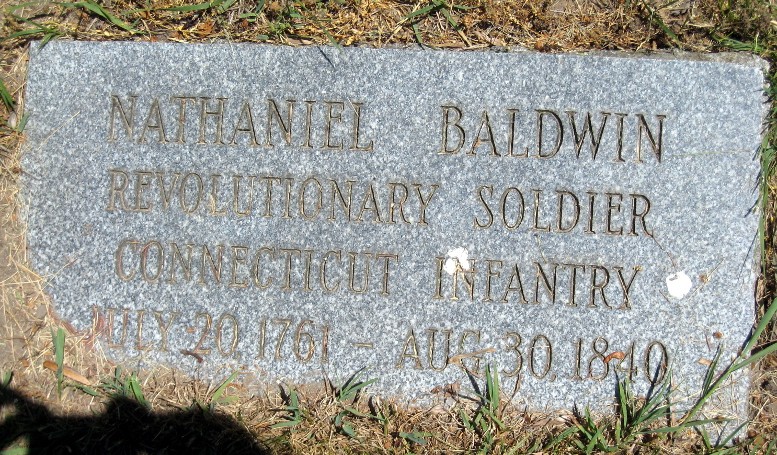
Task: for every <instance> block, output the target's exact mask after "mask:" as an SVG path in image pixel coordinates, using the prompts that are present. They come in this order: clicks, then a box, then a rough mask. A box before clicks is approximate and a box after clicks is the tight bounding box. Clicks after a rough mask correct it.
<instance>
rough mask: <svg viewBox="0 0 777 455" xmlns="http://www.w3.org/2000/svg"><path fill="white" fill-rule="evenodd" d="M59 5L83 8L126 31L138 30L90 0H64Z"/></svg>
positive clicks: (134, 31)
mask: <svg viewBox="0 0 777 455" xmlns="http://www.w3.org/2000/svg"><path fill="white" fill-rule="evenodd" d="M60 5H62V6H64V7H66V8H76V9H84V10H86V11H88V12H91V13H92V14H94V15H96V16H98V17H100V18H102V19H104V20H106V21H108V22H110V23H111V24H113V25H115V26H117V27H119V28H121V29H123V30H125V31H127V32H130V33H139V32H138V30H136V29H134V28H133V27H132V26H131V25H129V24H128V23H126V22H124V21H123V20H121V19H119V18H118V17H116V16H114V15H113V14H111V12H110V11H108V10H107V9H105V8H103V7H102V6H100V5H98V4H97V3H95V2H94V1H92V0H85V1H82V2H76V3H67V2H65V3H60Z"/></svg>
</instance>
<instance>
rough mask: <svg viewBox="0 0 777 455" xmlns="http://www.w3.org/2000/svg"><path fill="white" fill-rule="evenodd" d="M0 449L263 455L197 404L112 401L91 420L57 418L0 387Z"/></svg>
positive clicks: (33, 453) (233, 425)
mask: <svg viewBox="0 0 777 455" xmlns="http://www.w3.org/2000/svg"><path fill="white" fill-rule="evenodd" d="M0 409H2V410H3V411H5V415H6V417H5V418H4V419H1V420H0V451H3V450H5V449H9V448H12V447H15V446H16V444H17V443H20V442H22V441H26V442H27V444H26V446H27V447H28V451H27V452H26V453H28V454H30V455H40V454H58V453H63V454H64V453H68V454H80V453H85V454H91V453H95V454H97V453H110V454H139V453H144V454H146V453H148V454H159V453H162V454H192V453H214V454H215V453H219V454H222V453H226V454H269V453H271V451H270V450H269V449H268V448H267V447H265V446H263V445H261V444H259V443H257V442H256V438H254V437H253V436H252V435H251V434H250V433H249V432H248V431H247V430H245V429H244V428H243V427H242V426H240V425H239V424H238V423H237V422H235V421H234V420H233V419H231V418H230V417H228V416H225V415H221V414H218V413H213V412H209V411H203V410H202V409H200V408H199V407H197V406H193V407H192V408H190V409H186V410H182V411H172V412H153V411H151V410H149V409H147V408H146V407H144V406H143V405H141V404H139V403H138V402H137V401H135V400H133V399H130V398H126V397H115V398H112V399H111V400H110V401H109V402H108V403H107V405H106V408H105V411H104V412H103V413H101V414H96V415H94V416H84V417H59V416H56V415H53V414H52V413H51V412H50V411H49V410H48V409H47V408H46V407H45V406H42V405H40V404H37V403H35V402H33V401H32V400H30V399H29V398H27V397H25V396H24V395H22V394H20V393H19V392H18V391H16V390H14V389H13V388H9V387H3V386H2V385H0Z"/></svg>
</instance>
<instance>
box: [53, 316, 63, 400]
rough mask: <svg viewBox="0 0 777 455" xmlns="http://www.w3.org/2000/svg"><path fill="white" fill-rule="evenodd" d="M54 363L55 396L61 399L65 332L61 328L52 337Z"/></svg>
mask: <svg viewBox="0 0 777 455" xmlns="http://www.w3.org/2000/svg"><path fill="white" fill-rule="evenodd" d="M53 341H54V363H56V365H57V372H56V375H57V396H58V397H59V398H62V384H63V382H64V373H65V331H64V330H62V327H59V328H58V329H57V334H56V335H55V336H54V340H53Z"/></svg>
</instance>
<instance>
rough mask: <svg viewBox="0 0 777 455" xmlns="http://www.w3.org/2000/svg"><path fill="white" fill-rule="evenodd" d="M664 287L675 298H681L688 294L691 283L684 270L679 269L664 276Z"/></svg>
mask: <svg viewBox="0 0 777 455" xmlns="http://www.w3.org/2000/svg"><path fill="white" fill-rule="evenodd" d="M666 287H667V289H668V290H669V295H671V296H672V297H674V298H676V299H682V298H683V297H685V296H686V295H688V292H689V291H690V290H691V288H692V287H693V283H692V282H691V278H690V277H689V276H688V275H686V273H685V271H680V272H677V273H673V274H671V275H669V276H668V277H666Z"/></svg>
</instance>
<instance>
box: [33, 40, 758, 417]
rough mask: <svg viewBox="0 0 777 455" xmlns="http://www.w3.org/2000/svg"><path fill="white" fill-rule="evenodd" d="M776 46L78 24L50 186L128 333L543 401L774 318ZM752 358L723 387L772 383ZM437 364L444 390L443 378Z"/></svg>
mask: <svg viewBox="0 0 777 455" xmlns="http://www.w3.org/2000/svg"><path fill="white" fill-rule="evenodd" d="M763 70H764V67H763V63H762V62H761V61H760V60H757V59H755V58H748V57H745V58H742V57H738V58H731V57H725V56H724V57H717V58H716V59H712V58H705V57H703V56H697V55H691V56H686V57H681V56H680V57H677V56H676V57H666V56H662V57H658V56H645V55H642V56H625V55H620V54H600V55H571V54H565V55H542V54H535V53H529V52H506V53H497V52H445V51H430V50H423V51H421V50H401V49H365V48H360V49H337V48H329V47H305V48H290V47H272V46H258V45H237V44H213V45H183V44H154V43H110V42H105V43H84V42H52V43H49V44H47V45H46V46H45V47H43V48H42V49H41V48H40V47H38V46H36V47H34V48H33V50H32V51H31V56H30V67H29V81H28V84H27V98H26V107H27V111H28V112H29V114H30V117H29V123H28V125H27V130H26V133H27V146H26V153H25V154H24V159H23V164H24V175H25V178H24V182H23V183H24V191H23V194H24V199H25V201H26V204H27V207H28V220H29V234H28V239H29V251H30V258H31V261H32V264H33V266H34V268H35V269H36V270H37V271H39V272H40V273H41V274H43V275H45V276H46V277H47V278H48V279H49V282H50V287H49V288H48V292H49V293H50V295H51V297H52V298H53V301H54V303H55V308H56V311H57V312H58V314H59V315H60V316H61V317H62V318H63V319H65V320H67V321H70V322H71V323H72V324H73V326H74V327H76V328H77V329H78V330H82V331H97V332H98V333H99V339H100V346H101V347H102V348H103V349H105V350H106V352H107V353H109V355H110V356H111V357H112V358H114V359H118V360H125V361H127V360H128V361H131V362H139V364H140V365H148V364H151V363H154V362H163V363H166V364H170V365H173V366H175V367H178V368H181V369H183V370H186V371H189V372H192V373H193V374H198V375H200V376H201V377H206V378H207V377H210V378H216V379H219V378H223V377H224V376H225V375H227V374H229V373H230V372H231V371H234V370H241V371H243V372H244V373H245V374H246V378H249V377H252V378H254V380H256V381H258V382H259V383H268V384H270V383H274V382H275V381H278V380H286V381H294V382H297V383H303V382H312V381H318V380H320V378H322V377H324V376H327V377H329V378H333V379H334V380H340V379H343V378H346V377H348V376H349V375H351V374H352V373H354V372H356V371H357V370H359V369H362V368H364V369H365V372H364V374H365V375H366V376H369V377H377V378H379V381H378V382H377V383H375V384H374V385H373V386H371V388H370V390H371V391H372V392H373V393H381V394H383V395H384V396H399V397H403V399H405V400H410V401H412V400H426V401H428V400H434V399H435V398H434V397H437V398H443V395H442V394H440V393H439V391H440V390H444V389H445V386H446V385H448V384H455V383H460V384H462V386H463V388H462V390H463V392H462V393H466V392H464V391H466V389H467V387H468V385H469V380H468V379H467V373H466V370H469V371H470V372H471V373H472V375H473V377H474V378H475V380H476V381H482V375H483V372H484V369H485V366H486V365H487V364H492V365H494V366H495V368H496V369H498V371H499V372H500V373H501V374H500V376H501V381H502V386H503V388H504V390H505V391H507V392H508V396H510V397H512V400H514V401H515V402H516V403H519V404H526V405H527V406H528V407H529V408H532V409H554V408H571V407H572V406H574V405H577V406H581V407H582V406H585V405H590V406H593V407H594V408H597V409H602V408H603V407H606V406H608V405H609V404H610V403H612V398H613V396H614V390H615V387H614V386H615V384H616V379H617V378H624V377H631V378H632V380H633V382H634V383H635V386H636V388H637V391H638V393H644V392H645V391H646V390H647V388H648V386H649V379H661V378H662V377H664V376H665V374H666V370H667V368H668V369H671V371H672V373H673V381H674V383H675V384H676V386H677V387H678V388H679V390H678V392H677V395H676V399H678V400H683V399H691V398H692V397H693V394H694V393H695V392H697V391H698V390H699V387H700V384H701V379H702V375H703V374H704V372H705V370H706V366H705V365H704V364H705V359H711V358H712V357H713V355H714V354H715V351H716V349H717V348H718V346H722V347H723V349H724V358H725V359H730V358H731V357H732V355H733V354H734V353H735V352H736V349H737V348H738V347H740V346H741V344H742V342H743V341H744V340H745V338H746V336H747V334H748V332H749V330H750V329H751V327H752V324H753V319H754V314H753V312H754V297H753V294H754V283H755V280H756V274H757V263H756V262H757V261H756V258H757V256H758V248H757V245H758V242H757V241H756V236H757V225H758V217H759V215H758V213H757V210H756V207H757V179H758V171H759V165H758V159H757V148H758V145H759V143H760V140H761V133H762V128H763V125H762V122H763V118H764V115H765V99H764V96H763V88H764V77H763ZM747 387H748V379H747V377H746V375H740V376H738V377H737V378H736V384H733V385H730V386H729V387H728V388H727V389H725V390H724V393H723V394H721V395H720V397H719V400H717V401H716V402H715V403H713V405H714V406H715V407H716V409H714V412H716V413H718V414H720V415H730V416H738V417H743V416H745V415H746V412H747V400H746V397H747V395H746V393H747ZM433 390H435V392H432V391H433Z"/></svg>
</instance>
